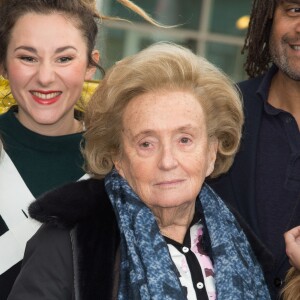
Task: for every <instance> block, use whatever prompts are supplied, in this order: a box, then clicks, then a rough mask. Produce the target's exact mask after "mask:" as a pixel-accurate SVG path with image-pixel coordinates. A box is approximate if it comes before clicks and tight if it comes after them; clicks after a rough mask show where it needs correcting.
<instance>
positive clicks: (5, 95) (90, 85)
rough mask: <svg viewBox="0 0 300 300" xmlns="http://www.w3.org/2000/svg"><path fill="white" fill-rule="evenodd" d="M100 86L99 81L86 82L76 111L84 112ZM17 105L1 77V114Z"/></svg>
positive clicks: (6, 81)
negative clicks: (85, 106)
mask: <svg viewBox="0 0 300 300" xmlns="http://www.w3.org/2000/svg"><path fill="white" fill-rule="evenodd" d="M98 85H99V81H97V80H89V81H85V82H84V84H83V89H82V93H81V97H80V99H79V100H78V101H77V103H76V105H75V109H77V110H80V111H83V110H84V105H85V104H86V103H87V102H88V101H89V100H90V98H91V96H92V94H93V93H94V91H95V89H96V88H97V86H98ZM16 104H17V102H16V100H15V99H14V97H13V95H12V93H11V91H10V87H9V82H8V80H6V79H4V78H3V77H2V76H0V114H3V113H5V112H7V111H8V110H9V109H10V107H11V106H13V105H16Z"/></svg>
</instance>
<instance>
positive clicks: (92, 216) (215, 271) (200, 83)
mask: <svg viewBox="0 0 300 300" xmlns="http://www.w3.org/2000/svg"><path fill="white" fill-rule="evenodd" d="M242 123H243V114H242V105H241V101H240V98H239V95H238V93H237V91H236V89H235V88H234V86H233V84H232V83H231V82H230V80H228V78H227V77H226V76H225V75H224V74H222V73H221V72H220V71H219V70H218V69H217V68H216V67H214V66H213V65H211V64H210V63H209V62H207V61H206V60H205V59H203V58H199V57H197V56H196V55H194V54H193V53H192V52H190V51H189V50H187V49H184V48H182V47H180V46H176V45H172V44H164V43H162V44H156V45H154V46H151V47H149V48H148V49H146V50H144V51H142V52H140V53H138V54H136V55H133V56H132V57H129V58H125V59H123V60H122V61H120V62H118V63H117V64H116V65H115V66H114V67H113V68H112V69H111V70H110V71H109V72H108V74H107V76H106V77H105V79H104V81H103V82H102V84H101V87H99V89H98V90H97V91H96V93H95V94H94V96H93V98H92V100H91V102H90V104H89V108H88V111H87V113H86V120H85V124H86V127H87V132H86V134H85V138H86V142H85V146H84V148H85V149H84V153H85V157H86V162H87V165H86V168H87V170H88V171H89V172H90V173H92V174H93V175H94V177H95V178H93V179H90V180H87V181H81V182H78V183H74V184H70V185H67V186H64V187H62V188H60V189H58V190H55V191H52V192H50V193H48V194H46V195H44V197H42V198H40V199H39V200H38V201H36V202H35V203H33V204H32V205H31V207H30V212H31V216H32V217H34V218H35V219H37V220H39V221H41V222H44V223H45V225H44V226H43V227H42V228H41V229H40V230H39V231H38V233H37V234H36V235H35V236H34V237H33V238H32V239H31V240H30V242H29V243H28V245H27V249H26V253H25V258H24V264H23V269H22V271H21V274H20V276H19V278H18V279H17V281H16V283H15V286H14V288H13V291H12V293H11V295H10V298H9V299H14V300H17V299H22V300H26V299H30V300H33V299H73V298H75V299H116V298H117V299H143V300H144V299H157V300H161V299H216V298H217V299H231V300H232V299H239V300H240V299H247V300H249V299H260V300H261V299H269V294H268V291H267V288H266V286H265V283H264V278H263V275H262V271H261V269H260V266H259V265H258V263H257V261H256V258H255V256H254V254H253V252H252V250H251V248H250V245H249V243H248V241H247V239H246V237H245V234H244V232H243V230H242V229H241V227H240V226H239V224H238V223H237V221H236V220H235V218H234V216H233V215H232V213H231V212H230V211H229V210H228V208H227V207H226V206H225V204H224V203H223V202H222V200H221V199H220V198H219V197H218V196H217V195H216V194H215V193H214V192H213V191H212V190H211V189H210V188H209V186H207V185H206V184H205V183H204V180H205V178H206V177H207V176H212V177H215V176H217V175H219V174H221V173H223V172H226V171H227V170H228V169H229V167H230V165H231V164H232V161H233V157H234V154H235V153H236V151H237V149H238V146H239V140H240V136H241V127H242ZM103 177H104V179H101V178H103Z"/></svg>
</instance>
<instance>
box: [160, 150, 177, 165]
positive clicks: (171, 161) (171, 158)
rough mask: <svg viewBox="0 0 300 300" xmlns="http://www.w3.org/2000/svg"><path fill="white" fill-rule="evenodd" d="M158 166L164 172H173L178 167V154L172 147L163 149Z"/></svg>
mask: <svg viewBox="0 0 300 300" xmlns="http://www.w3.org/2000/svg"><path fill="white" fill-rule="evenodd" d="M158 166H159V168H161V169H163V170H171V169H174V168H176V167H177V166H178V161H177V158H176V153H175V150H174V149H173V148H172V147H170V146H164V147H162V148H161V151H160V156H159V164H158Z"/></svg>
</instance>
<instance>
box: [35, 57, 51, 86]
mask: <svg viewBox="0 0 300 300" xmlns="http://www.w3.org/2000/svg"><path fill="white" fill-rule="evenodd" d="M37 79H38V81H39V83H40V84H41V85H42V86H49V85H50V84H51V83H52V82H54V81H55V70H54V68H53V66H51V64H48V63H41V64H40V65H39V67H38V70H37Z"/></svg>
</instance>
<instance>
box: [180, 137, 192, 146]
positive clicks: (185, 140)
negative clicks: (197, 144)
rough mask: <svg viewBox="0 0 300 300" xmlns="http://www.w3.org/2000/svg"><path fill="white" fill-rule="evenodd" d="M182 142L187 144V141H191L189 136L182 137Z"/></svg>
mask: <svg viewBox="0 0 300 300" xmlns="http://www.w3.org/2000/svg"><path fill="white" fill-rule="evenodd" d="M180 142H181V143H182V144H187V143H189V142H190V139H189V138H187V137H183V138H181V139H180Z"/></svg>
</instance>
